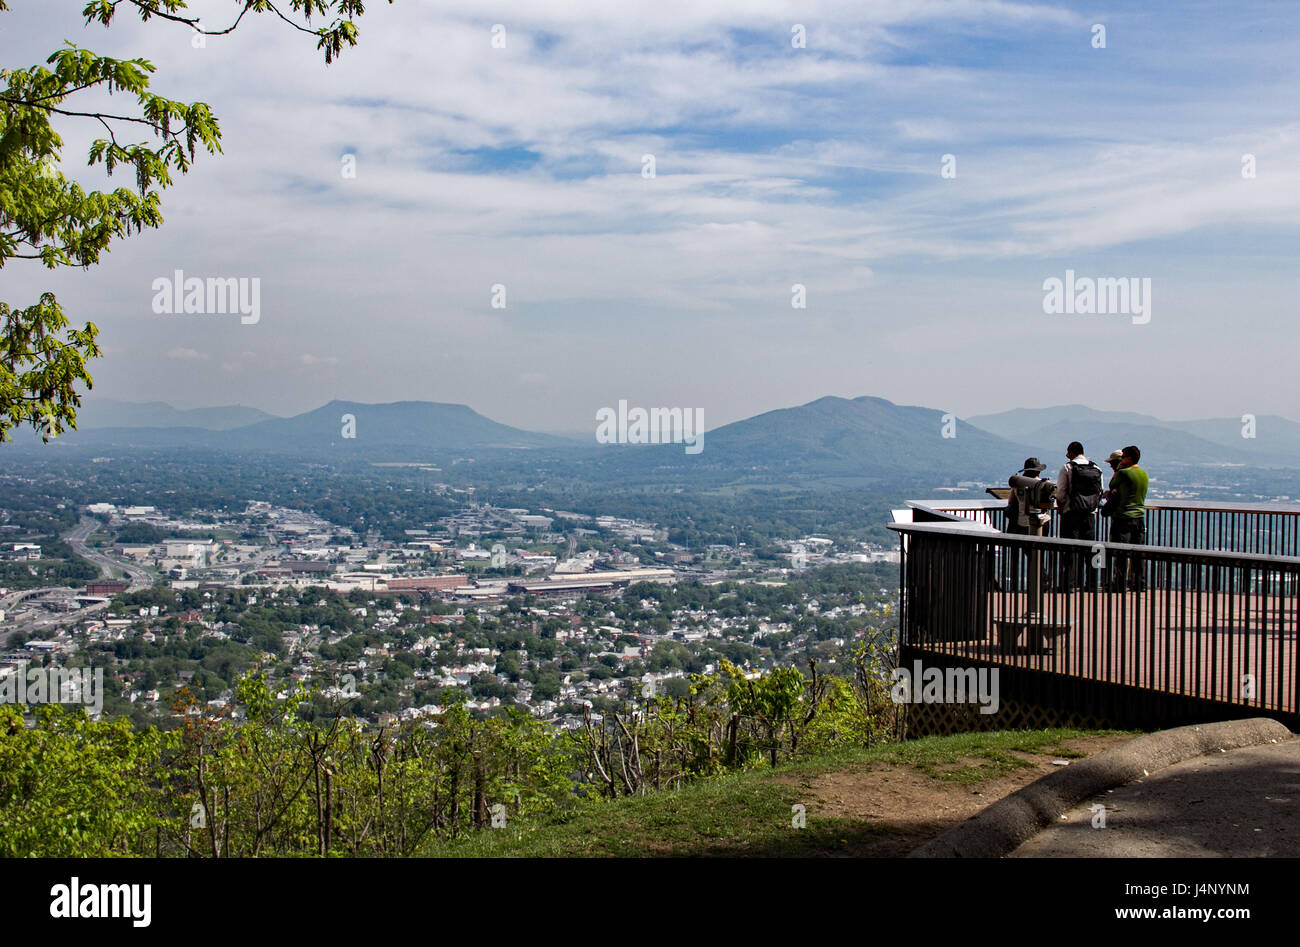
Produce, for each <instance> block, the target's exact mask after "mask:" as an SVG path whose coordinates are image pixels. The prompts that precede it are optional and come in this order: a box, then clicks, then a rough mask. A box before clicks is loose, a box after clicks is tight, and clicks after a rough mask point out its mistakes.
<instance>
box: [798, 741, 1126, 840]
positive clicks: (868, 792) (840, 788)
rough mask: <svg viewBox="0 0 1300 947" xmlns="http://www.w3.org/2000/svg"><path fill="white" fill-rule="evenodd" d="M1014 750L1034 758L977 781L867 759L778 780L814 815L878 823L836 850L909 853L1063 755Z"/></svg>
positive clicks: (1088, 749)
mask: <svg viewBox="0 0 1300 947" xmlns="http://www.w3.org/2000/svg"><path fill="white" fill-rule="evenodd" d="M1130 739H1132V737H1131V736H1127V735H1124V734H1116V735H1112V736H1095V737H1078V738H1075V739H1068V740H1063V741H1062V742H1061V744H1060V746H1062V747H1065V748H1067V749H1069V750H1073V751H1075V752H1076V753H1081V754H1083V755H1084V756H1091V755H1092V754H1094V753H1097V752H1099V751H1101V750H1104V749H1107V748H1109V747H1112V746H1115V745H1116V744H1119V743H1123V742H1125V741H1127V740H1130ZM1014 755H1016V756H1018V757H1020V758H1021V759H1023V760H1024V761H1025V762H1026V763H1028V764H1029V765H1028V766H1025V767H1023V768H1021V769H1017V770H1014V771H1013V772H1011V773H1009V774H1007V775H1002V776H997V777H993V778H989V779H985V780H981V781H979V782H977V783H974V784H971V783H962V782H956V781H953V780H950V779H943V778H940V777H938V776H931V775H928V774H926V773H923V772H921V771H920V770H918V769H915V768H913V767H911V766H907V765H903V764H895V763H864V764H862V765H861V766H859V767H855V768H852V769H846V770H837V771H835V772H831V773H823V774H821V775H817V776H785V777H779V778H778V779H777V781H778V782H782V783H785V784H786V785H790V786H795V787H797V788H798V789H799V790H800V791H801V793H802V794H806V796H807V801H806V802H804V805H806V806H807V807H808V818H809V819H814V818H817V817H821V818H835V819H849V820H852V821H854V822H862V823H866V824H868V825H870V826H872V827H873V828H875V829H876V830H877V831H876V832H874V833H872V834H871V837H866V838H862V839H861V840H860V841H857V842H855V843H853V844H850V845H849V846H848V847H847V848H845V849H844V850H842V851H841V852H838V853H837V854H842V855H846V856H852V857H873V858H890V857H902V856H904V855H906V854H907V853H908V852H910V851H912V849H914V848H916V847H917V846H919V845H921V844H923V843H924V842H927V841H929V840H930V839H932V838H934V837H936V836H938V835H940V834H941V833H943V832H946V831H947V830H948V829H950V828H952V827H953V826H954V825H956V824H958V823H959V822H963V821H965V820H966V819H968V818H970V817H971V816H973V815H975V813H977V812H979V811H980V810H981V809H983V808H985V807H986V806H989V805H992V804H993V803H994V802H997V801H998V800H999V799H1001V798H1002V797H1004V796H1007V795H1010V794H1011V793H1013V792H1015V791H1016V790H1017V789H1020V788H1021V787H1022V786H1026V785H1028V784H1029V783H1031V782H1033V781H1034V780H1035V779H1038V778H1039V777H1040V776H1045V775H1046V774H1048V773H1050V772H1053V771H1054V770H1056V769H1058V768H1059V767H1057V766H1056V765H1054V764H1053V762H1052V761H1053V760H1056V759H1060V758H1061V757H1060V754H1059V753H1058V752H1056V751H1051V752H1048V751H1043V752H1041V753H1029V752H1024V751H1014ZM1075 758H1076V759H1079V758H1082V757H1075ZM986 762H987V761H986V760H983V759H979V758H975V757H967V758H964V759H963V760H961V761H960V762H959V763H958V764H957V765H955V766H952V767H947V769H946V771H948V772H951V771H952V770H956V769H962V768H965V767H978V766H979V765H980V764H981V763H986Z"/></svg>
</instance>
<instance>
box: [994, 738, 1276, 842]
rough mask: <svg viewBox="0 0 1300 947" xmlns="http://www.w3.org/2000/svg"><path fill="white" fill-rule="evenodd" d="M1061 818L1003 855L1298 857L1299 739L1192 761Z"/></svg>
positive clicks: (1077, 807) (1133, 784)
mask: <svg viewBox="0 0 1300 947" xmlns="http://www.w3.org/2000/svg"><path fill="white" fill-rule="evenodd" d="M1097 803H1101V804H1104V805H1105V807H1106V814H1105V816H1106V817H1105V825H1106V827H1105V828H1104V829H1102V828H1094V827H1093V821H1094V819H1095V814H1094V812H1093V809H1092V806H1093V805H1094V804H1097ZM1065 815H1066V817H1065V819H1063V820H1062V821H1060V822H1058V823H1057V824H1056V825H1053V826H1049V827H1048V828H1046V829H1044V830H1043V831H1041V832H1039V833H1038V834H1037V835H1035V836H1034V837H1033V838H1031V839H1029V841H1027V842H1025V843H1024V844H1023V845H1021V846H1020V847H1019V848H1017V849H1016V850H1015V851H1013V852H1012V853H1011V857H1013V858H1039V857H1049V858H1061V857H1064V858H1173V857H1216V856H1225V857H1261V858H1279V857H1292V858H1294V857H1298V856H1300V738H1297V739H1293V740H1288V741H1286V742H1283V743H1276V744H1263V745H1260V746H1250V747H1243V748H1241V749H1234V750H1228V751H1227V752H1220V753H1217V754H1214V753H1212V754H1210V755H1207V756H1197V757H1193V758H1192V759H1189V760H1185V761H1184V762H1182V763H1177V764H1175V765H1173V766H1169V767H1167V768H1165V769H1161V770H1158V771H1156V772H1154V773H1152V774H1151V775H1150V776H1148V777H1145V778H1143V779H1140V780H1138V781H1137V782H1134V783H1130V784H1129V785H1127V786H1121V787H1119V788H1117V789H1113V790H1111V791H1109V792H1104V793H1101V794H1100V795H1098V796H1097V797H1095V798H1094V799H1090V800H1088V801H1087V802H1085V803H1083V804H1081V805H1079V806H1076V807H1075V808H1074V809H1071V810H1070V811H1068V812H1067V813H1066V814H1065Z"/></svg>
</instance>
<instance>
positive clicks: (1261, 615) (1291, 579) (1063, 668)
mask: <svg viewBox="0 0 1300 947" xmlns="http://www.w3.org/2000/svg"><path fill="white" fill-rule="evenodd" d="M947 506H948V508H947V509H938V508H937V505H936V504H929V505H925V504H919V503H918V504H912V510H913V511H914V512H915V514H916V515H915V521H913V522H910V523H908V522H901V523H895V524H893V525H891V527H890V528H891V529H894V530H896V531H898V532H899V533H900V539H901V546H902V556H901V565H900V571H901V576H900V578H901V584H900V587H901V589H902V615H901V622H902V624H901V628H900V657H901V658H902V659H903V661H904V662H908V661H911V660H914V659H917V658H920V659H922V661H923V663H930V662H933V663H935V664H942V665H945V666H949V667H951V666H962V665H977V666H994V667H1001V668H1004V669H1006V672H1007V673H1004V674H1003V681H1004V683H1003V685H1002V690H1003V698H1004V699H1005V700H1009V701H1011V702H1015V701H1016V700H1018V699H1021V698H1026V699H1028V698H1027V694H1028V692H1029V691H1032V692H1033V697H1032V699H1033V700H1035V701H1043V700H1046V701H1049V702H1051V701H1053V700H1055V699H1056V698H1058V697H1059V699H1060V702H1061V708H1060V709H1062V710H1067V709H1068V710H1073V711H1078V712H1080V713H1084V714H1085V715H1090V716H1093V717H1094V718H1105V719H1109V720H1111V721H1112V722H1113V723H1114V724H1115V725H1122V726H1128V725H1133V726H1143V725H1146V724H1147V723H1149V722H1151V721H1156V720H1158V721H1160V723H1161V724H1165V723H1174V722H1183V723H1192V722H1198V721H1203V720H1212V719H1223V718H1225V717H1233V716H1245V715H1248V714H1249V715H1255V714H1258V715H1264V716H1274V717H1277V719H1279V720H1281V721H1282V722H1283V723H1285V724H1287V725H1288V726H1290V727H1292V729H1295V728H1296V727H1297V724H1300V673H1298V672H1300V652H1298V651H1297V631H1300V556H1297V555H1296V552H1297V551H1300V550H1297V549H1296V544H1297V535H1298V531H1297V526H1300V507H1269V508H1263V507H1261V506H1259V505H1240V506H1239V507H1238V508H1233V507H1230V506H1227V505H1224V504H1217V505H1214V506H1213V507H1210V506H1209V505H1203V506H1201V507H1199V508H1193V507H1172V506H1165V507H1162V508H1160V512H1158V513H1155V515H1152V512H1149V513H1148V524H1149V529H1151V531H1152V533H1153V539H1155V540H1156V541H1158V542H1161V541H1162V542H1164V543H1167V544H1163V545H1148V546H1132V545H1126V544H1119V543H1110V542H1107V541H1099V542H1098V543H1088V542H1081V541H1074V540H1062V539H1057V538H1054V537H1051V536H1046V537H1028V536H1020V535H1009V534H1006V533H1001V532H998V531H997V529H996V528H995V527H994V523H995V522H996V517H997V516H998V515H999V514H1000V504H996V503H989V502H987V501H984V502H981V501H976V502H974V503H971V504H968V505H966V506H964V507H963V506H962V505H958V504H948V505H947ZM1153 525H1154V527H1155V528H1154V529H1152V526H1153ZM1187 539H1193V540H1197V541H1200V542H1205V543H1207V545H1209V544H1211V543H1213V547H1211V548H1205V547H1200V548H1187V547H1186V546H1183V545H1174V544H1172V542H1171V541H1173V542H1178V541H1182V540H1187ZM1214 547H1217V548H1214ZM1278 551H1283V552H1285V553H1289V554H1283V555H1278V554H1276V553H1277V552H1278ZM1093 565H1100V568H1097V569H1090V568H1089V567H1090V566H1093ZM1035 571H1037V572H1038V573H1039V575H1040V576H1041V579H1040V582H1039V588H1038V589H1035V588H1033V583H1031V582H1030V581H1029V579H1030V577H1031V576H1032V575H1033V574H1034V572H1035ZM1089 572H1091V573H1092V574H1091V575H1088V573H1089ZM1069 585H1073V586H1075V587H1076V590H1075V591H1069V592H1067V591H1062V590H1061V589H1063V588H1065V587H1067V586H1069ZM1139 585H1142V586H1144V588H1143V590H1141V591H1139V590H1138V588H1136V587H1135V586H1139ZM1017 672H1026V673H1017ZM1053 682H1055V683H1053ZM1093 685H1095V686H1093ZM1021 690H1023V691H1025V693H1020V691H1021ZM1120 690H1122V691H1123V693H1119V691H1120ZM1081 704H1082V705H1086V706H1080V705H1081ZM1067 705H1068V706H1067ZM1117 707H1118V708H1126V709H1122V710H1118V711H1117V710H1116V708H1117Z"/></svg>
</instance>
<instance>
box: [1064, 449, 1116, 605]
mask: <svg viewBox="0 0 1300 947" xmlns="http://www.w3.org/2000/svg"><path fill="white" fill-rule="evenodd" d="M1065 456H1066V462H1065V466H1064V467H1062V468H1061V472H1060V473H1059V474H1057V476H1056V506H1057V509H1059V510H1060V513H1061V529H1060V537H1061V538H1062V539H1083V540H1087V541H1088V542H1093V541H1094V540H1096V538H1097V519H1096V517H1097V507H1099V506H1100V505H1101V498H1102V496H1103V494H1104V493H1105V490H1104V489H1103V487H1102V475H1101V468H1100V467H1098V466H1097V465H1096V464H1094V463H1093V462H1092V461H1090V460H1089V459H1088V458H1087V457H1085V456H1084V454H1083V445H1082V444H1080V443H1079V442H1078V441H1071V442H1070V446H1069V447H1067V448H1066V449H1065ZM1063 558H1064V560H1065V562H1066V563H1067V565H1066V570H1065V577H1064V581H1063V582H1062V587H1063V588H1064V589H1065V590H1066V591H1073V590H1074V589H1075V588H1076V587H1077V586H1078V584H1079V572H1080V570H1079V567H1078V566H1079V560H1080V558H1082V559H1083V566H1084V568H1083V574H1084V587H1085V588H1092V587H1093V586H1094V585H1095V584H1096V571H1095V570H1094V569H1093V567H1092V554H1091V553H1090V552H1089V553H1082V552H1081V553H1078V554H1072V555H1067V556H1064V557H1063Z"/></svg>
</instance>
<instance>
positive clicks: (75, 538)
mask: <svg viewBox="0 0 1300 947" xmlns="http://www.w3.org/2000/svg"><path fill="white" fill-rule="evenodd" d="M98 526H99V521H98V520H96V519H93V518H91V517H89V516H83V517H82V518H81V522H80V523H78V524H77V525H76V526H75V527H73V528H72V531H71V532H69V533H68V534H67V535H65V536H64V537H63V538H64V539H65V540H67V542H68V545H69V546H71V547H72V551H73V552H75V553H76V554H77V555H79V556H81V557H82V558H83V559H88V560H89V561H91V562H93V563H94V564H95V565H97V566H99V567H100V568H101V569H103V570H104V572H105V573H106V574H107V575H112V574H113V571H112V570H114V569H120V570H122V571H123V572H125V573H126V575H127V578H128V579H129V580H130V582H131V584H130V585H129V586H128V587H127V591H128V592H138V591H140V590H141V589H147V588H149V587H150V586H151V585H153V583H154V578H153V576H152V575H150V574H149V573H148V572H146V571H145V570H144V569H142V568H140V567H139V566H137V565H134V564H132V563H127V562H119V561H118V560H116V559H111V558H109V557H108V556H106V555H104V554H103V553H102V552H99V551H98V550H96V549H91V548H90V547H89V546H87V545H86V538H87V537H88V536H90V534H91V533H93V532H94V531H95V530H96V528H98Z"/></svg>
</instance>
